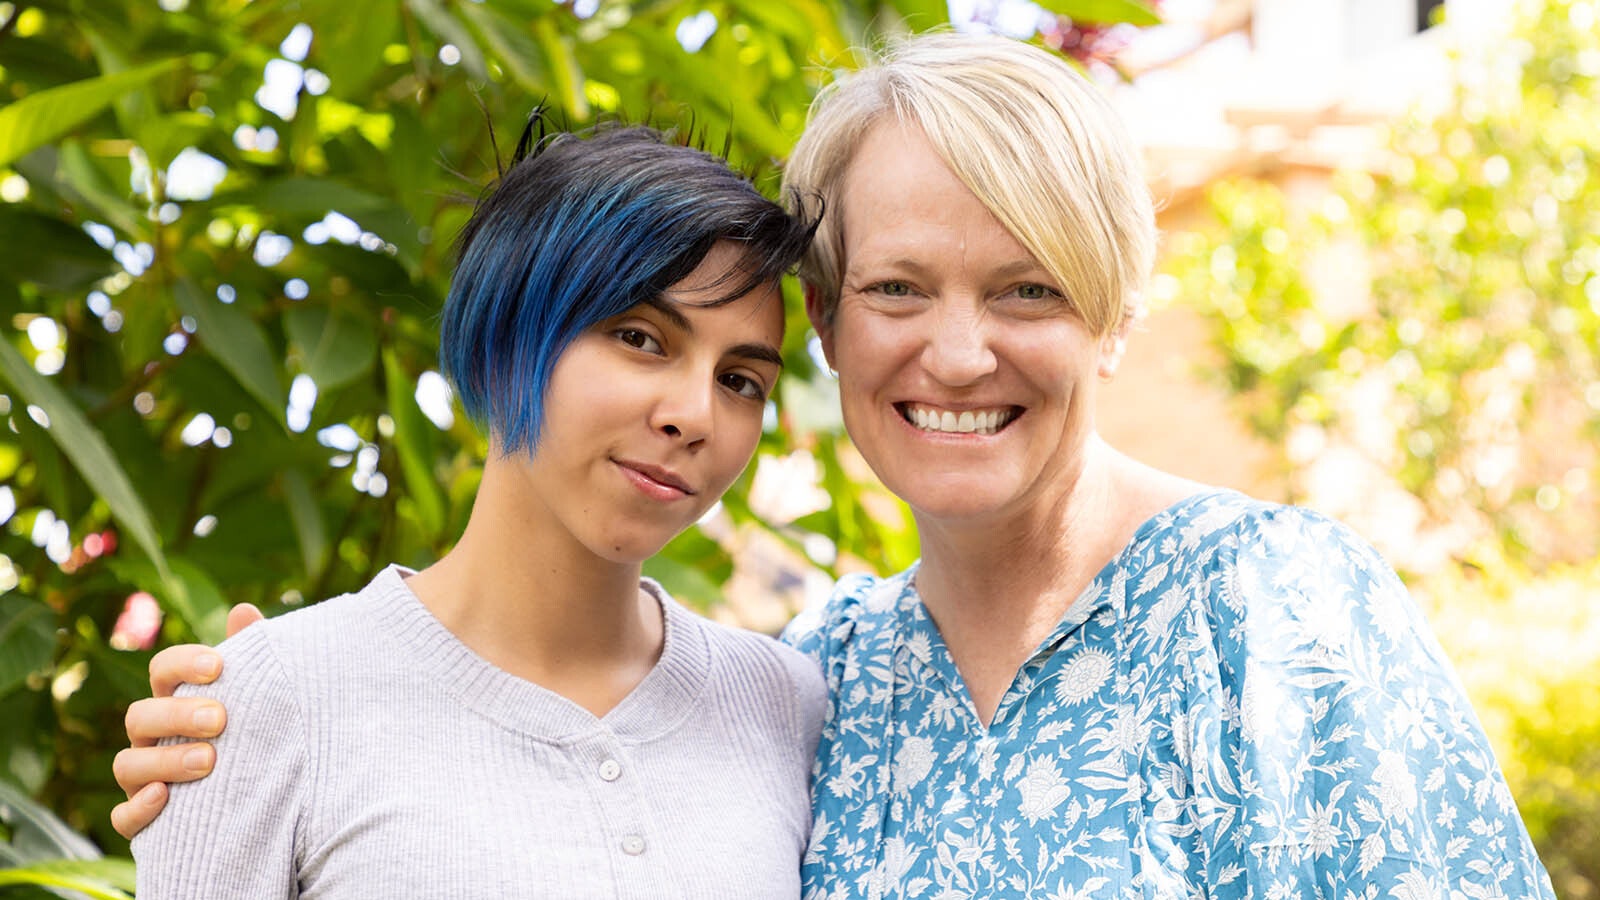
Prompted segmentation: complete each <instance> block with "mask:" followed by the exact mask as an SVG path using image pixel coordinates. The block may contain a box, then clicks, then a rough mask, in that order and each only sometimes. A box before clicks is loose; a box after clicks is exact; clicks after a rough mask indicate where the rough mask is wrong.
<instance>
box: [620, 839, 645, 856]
mask: <svg viewBox="0 0 1600 900" xmlns="http://www.w3.org/2000/svg"><path fill="white" fill-rule="evenodd" d="M622 852H623V853H626V854H628V855H629V856H638V855H639V854H641V853H643V852H644V838H642V837H640V836H638V835H637V834H630V835H628V836H627V837H625V838H623V839H622Z"/></svg>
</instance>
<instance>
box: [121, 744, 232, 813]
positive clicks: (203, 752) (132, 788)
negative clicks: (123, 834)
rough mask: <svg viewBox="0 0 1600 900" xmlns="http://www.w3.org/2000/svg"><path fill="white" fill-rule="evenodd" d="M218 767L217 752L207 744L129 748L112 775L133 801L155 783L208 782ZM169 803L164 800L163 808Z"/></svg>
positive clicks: (124, 752)
mask: <svg viewBox="0 0 1600 900" xmlns="http://www.w3.org/2000/svg"><path fill="white" fill-rule="evenodd" d="M216 763H217V751H216V748H214V747H212V746H211V745H210V744H206V743H196V744H174V745H172V746H170V747H129V748H127V749H126V750H121V751H119V752H118V753H117V756H116V758H115V759H113V760H112V761H111V774H112V775H113V776H115V777H116V779H117V787H120V788H122V790H123V792H124V793H126V794H127V795H128V799H130V800H132V799H134V796H135V795H136V794H142V793H144V792H145V791H146V790H147V789H148V788H150V787H151V786H153V784H155V783H160V782H171V781H194V780H196V779H199V778H204V777H205V776H206V775H208V774H210V773H211V768H212V767H213V766H215V765H216ZM164 793H165V790H164V789H163V794H164ZM165 803H166V800H165V799H162V800H161V804H165ZM161 804H157V806H158V807H159V806H160V805H161ZM118 830H119V831H120V830H121V829H118ZM135 830H137V829H135Z"/></svg>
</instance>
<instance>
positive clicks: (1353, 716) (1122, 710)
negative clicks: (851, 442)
mask: <svg viewBox="0 0 1600 900" xmlns="http://www.w3.org/2000/svg"><path fill="white" fill-rule="evenodd" d="M915 571H916V570H915V568H914V567H913V569H911V570H909V571H907V572H904V573H901V574H900V575H897V576H894V577H893V578H889V579H884V580H878V579H871V578H852V579H847V580H845V581H843V582H841V583H840V585H839V588H838V589H837V591H836V592H835V595H834V597H833V599H832V601H830V603H829V604H828V606H827V608H826V609H825V610H823V611H822V612H821V615H820V617H817V618H814V619H811V620H806V619H801V620H798V621H797V622H796V623H795V624H794V625H792V626H791V627H790V629H789V632H788V634H787V635H786V637H787V639H788V640H789V641H790V642H791V643H793V644H794V645H795V646H797V647H799V648H800V649H801V650H803V651H805V652H807V653H809V654H811V655H812V656H814V657H815V658H816V659H817V660H818V661H819V662H820V663H821V665H822V667H823V670H824V672H825V673H826V675H827V678H828V684H829V693H830V698H829V706H828V718H827V722H826V724H825V725H824V728H823V734H822V741H821V744H820V746H819V747H818V751H817V763H816V767H815V770H814V793H813V806H814V813H815V817H814V825H813V833H812V839H811V847H810V850H809V851H808V852H807V854H806V858H805V864H804V870H803V876H802V879H803V883H804V897H805V898H806V900H842V898H858V897H866V898H873V900H876V898H880V897H894V898H917V900H957V898H996V897H1029V898H1032V897H1038V898H1078V900H1090V898H1094V900H1102V898H1151V900H1154V898H1173V900H1179V898H1182V900H1190V898H1204V897H1218V898H1284V900H1288V898H1300V900H1356V898H1359V900H1377V898H1402V900H1403V898H1417V900H1422V898H1426V900H1444V898H1490V897H1494V898H1502V897H1503V898H1509V900H1517V898H1538V900H1553V898H1554V893H1553V892H1552V890H1551V887H1550V881H1549V877H1548V876H1547V875H1546V874H1545V871H1544V868H1543V866H1542V865H1541V864H1540V863H1539V861H1538V858H1537V856H1536V855H1535V853H1534V851H1533V847H1532V844H1531V843H1530V841H1529V839H1528V834H1527V831H1526V829H1525V828H1524V827H1523V825H1522V821H1521V819H1520V818H1519V817H1518V815H1517V811H1516V806H1515V804H1514V803H1513V802H1512V799H1511V795H1510V792H1509V791H1508V790H1507V788H1506V784H1505V780H1504V778H1503V777H1502V776H1501V774H1500V769H1499V766H1498V765H1497V764H1496V762H1495V760H1494V756H1493V754H1492V752H1491V751H1490V749H1489V745H1488V742H1487V740H1486V739H1485V738H1484V735H1483V732H1482V729H1481V728H1480V727H1479V725H1478V723H1477V719H1476V717H1475V716H1474V715H1473V713H1472V710H1471V708H1470V706H1469V705H1468V702H1467V700H1466V698H1465V696H1464V695H1463V694H1462V692H1461V689H1460V687H1459V685H1458V684H1457V682H1456V680H1455V677H1454V675H1453V674H1452V670H1451V669H1450V666H1449V663H1448V662H1447V661H1446V660H1445V658H1444V655H1443V652H1442V651H1441V650H1440V649H1439V647H1438V645H1437V644H1436V643H1435V642H1434V640H1433V638H1432V637H1431V635H1430V633H1429V631H1428V629H1427V626H1426V624H1425V623H1424V622H1423V620H1422V617H1421V615H1420V614H1419V613H1418V611H1417V610H1416V609H1415V607H1414V606H1413V605H1412V604H1411V600H1410V598H1409V596H1408V595H1407V594H1406V591H1405V589H1404V587H1403V586H1402V585H1401V584H1400V582H1399V580H1398V579H1397V578H1396V577H1395V575H1394V573H1393V571H1392V570H1391V569H1390V568H1389V567H1388V565H1387V564H1385V563H1384V562H1383V560H1382V559H1380V558H1379V557H1378V555H1377V553H1376V552H1375V551H1373V550H1372V549H1371V548H1370V547H1369V546H1367V545H1366V544H1365V543H1364V542H1362V541H1361V540H1360V539H1359V538H1357V537H1355V536H1354V535H1353V534H1352V533H1351V532H1350V531H1349V530H1348V529H1346V528H1344V527H1343V526H1341V525H1339V524H1338V523H1336V522H1333V521H1330V520H1328V519H1326V518H1324V517H1322V516H1320V515H1317V514H1316V513H1312V512H1309V511H1306V510H1303V509H1297V508H1293V507H1282V506H1274V505H1270V504H1264V503H1260V502H1258V501H1254V500H1251V499H1249V498H1248V497H1245V496H1243V495H1240V494H1236V493H1233V492H1230V491H1214V492H1209V493H1205V494H1201V495H1198V496H1196V497H1192V498H1190V499H1188V500H1185V501H1183V502H1181V503H1179V504H1177V505H1175V506H1173V507H1172V508H1170V509H1168V510H1166V511H1165V512H1163V513H1161V514H1159V515H1157V516H1156V517H1155V518H1153V519H1151V520H1150V521H1149V522H1146V523H1145V524H1144V525H1143V526H1142V527H1141V528H1140V529H1139V531H1138V533H1137V534H1136V535H1135V536H1134V538H1133V540H1132V542H1130V544H1129V545H1128V547H1127V548H1125V549H1124V550H1123V552H1122V553H1121V554H1120V555H1119V556H1118V557H1117V559H1115V560H1113V561H1112V562H1111V563H1110V564H1109V565H1107V566H1106V568H1105V570H1103V571H1102V572H1101V573H1100V574H1099V576H1098V577H1097V578H1096V579H1095V581H1094V583H1093V584H1092V585H1091V586H1090V588H1089V589H1088V590H1087V591H1086V592H1085V593H1084V595H1083V597H1082V598H1080V600H1079V601H1078V603H1077V604H1075V605H1074V607H1073V609H1072V610H1070V611H1069V612H1068V613H1067V615H1066V616H1065V617H1064V618H1063V620H1062V622H1061V623H1060V625H1059V626H1058V627H1057V628H1056V630H1055V632H1054V633H1052V634H1051V635H1050V637H1049V638H1048V639H1047V640H1046V641H1045V642H1044V643H1043V645H1041V647H1040V648H1039V651H1038V652H1037V653H1036V654H1035V655H1034V656H1033V658H1032V659H1030V660H1029V661H1028V663H1027V664H1025V665H1024V666H1023V668H1022V669H1021V671H1020V672H1018V674H1017V678H1016V680H1015V681H1014V682H1013V684H1012V686H1011V689H1010V690H1009V691H1008V693H1007V694H1006V695H1005V697H1004V698H1003V699H1002V700H1001V702H1000V707H999V709H998V711H997V712H996V714H995V717H994V721H993V722H992V723H991V725H990V727H988V728H985V727H983V726H982V725H980V724H979V723H978V720H977V715H976V712H975V711H974V709H973V706H972V703H971V701H970V699H969V698H968V696H967V694H966V689H965V687H964V686H963V684H962V681H961V678H960V676H959V674H958V673H957V671H956V669H955V666H954V663H953V662H952V661H951V659H950V655H949V652H948V651H947V650H946V649H945V645H944V641H943V639H942V638H941V637H940V636H939V632H938V629H937V628H936V627H935V626H934V625H933V623H932V621H931V620H930V619H929V618H928V616H927V613H926V611H925V610H924V609H923V606H922V603H921V601H920V600H919V599H918V597H917V594H916V590H915V587H914V585H913V579H914V576H915Z"/></svg>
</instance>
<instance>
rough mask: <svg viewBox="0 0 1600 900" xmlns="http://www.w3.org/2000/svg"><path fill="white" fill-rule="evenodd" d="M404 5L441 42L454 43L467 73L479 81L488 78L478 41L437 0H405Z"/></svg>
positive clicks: (487, 70) (487, 69)
mask: <svg viewBox="0 0 1600 900" xmlns="http://www.w3.org/2000/svg"><path fill="white" fill-rule="evenodd" d="M406 6H408V7H410V8H411V11H412V12H413V13H416V16H417V18H419V19H421V20H422V22H423V24H424V25H427V26H428V30H429V31H432V32H433V33H434V36H435V37H437V38H438V39H439V41H440V42H441V43H446V44H454V45H455V48H456V49H457V50H460V51H461V65H462V67H463V68H465V69H466V70H467V74H469V75H471V76H472V77H473V78H476V79H478V80H479V81H488V80H489V68H488V67H487V66H485V65H484V62H483V51H482V50H480V49H478V43H477V42H476V41H474V40H473V39H472V34H471V33H470V32H468V31H467V29H466V26H464V25H462V24H461V23H460V22H458V21H456V18H455V16H452V15H451V14H450V11H449V10H447V9H445V8H444V6H443V4H441V3H439V0H406Z"/></svg>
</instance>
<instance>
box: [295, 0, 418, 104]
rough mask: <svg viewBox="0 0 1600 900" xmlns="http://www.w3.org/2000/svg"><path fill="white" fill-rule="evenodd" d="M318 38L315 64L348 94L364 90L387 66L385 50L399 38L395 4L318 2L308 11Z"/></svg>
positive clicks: (382, 0) (313, 57) (343, 0)
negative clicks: (386, 46) (363, 87)
mask: <svg viewBox="0 0 1600 900" xmlns="http://www.w3.org/2000/svg"><path fill="white" fill-rule="evenodd" d="M304 15H305V17H306V23H307V24H308V25H310V26H311V30H312V31H313V32H314V33H315V34H316V42H315V43H314V44H313V45H312V47H311V62H312V64H313V65H315V66H316V67H317V68H319V69H321V70H322V71H324V72H326V73H327V74H328V77H329V78H330V79H332V80H333V83H334V84H335V85H338V86H339V87H340V89H341V94H342V93H343V92H345V91H351V90H355V89H359V88H361V87H362V86H364V85H365V84H366V83H367V82H368V81H369V80H371V78H372V77H373V75H374V74H375V73H377V72H378V71H379V70H380V69H382V68H383V67H384V65H385V63H384V62H383V48H384V46H385V45H387V44H388V43H389V42H390V41H392V40H395V39H396V38H397V35H396V31H397V29H398V26H399V23H400V4H398V3H395V2H394V0H317V2H315V3H308V4H306V6H305V8H304Z"/></svg>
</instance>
